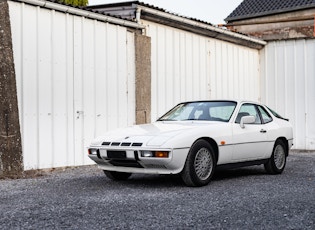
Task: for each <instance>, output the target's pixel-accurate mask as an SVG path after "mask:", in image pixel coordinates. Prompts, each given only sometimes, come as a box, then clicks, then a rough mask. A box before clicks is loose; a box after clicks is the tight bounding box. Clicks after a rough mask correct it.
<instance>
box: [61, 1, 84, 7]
mask: <svg viewBox="0 0 315 230" xmlns="http://www.w3.org/2000/svg"><path fill="white" fill-rule="evenodd" d="M59 1H60V2H62V3H66V4H69V5H72V6H87V5H88V4H89V0H59Z"/></svg>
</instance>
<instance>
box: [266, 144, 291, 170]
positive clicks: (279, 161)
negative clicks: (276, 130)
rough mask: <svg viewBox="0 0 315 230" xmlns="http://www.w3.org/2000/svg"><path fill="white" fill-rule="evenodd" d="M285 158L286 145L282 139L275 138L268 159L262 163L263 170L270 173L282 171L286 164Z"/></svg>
mask: <svg viewBox="0 0 315 230" xmlns="http://www.w3.org/2000/svg"><path fill="white" fill-rule="evenodd" d="M286 159H287V152H286V146H285V144H284V143H283V141H282V140H277V141H276V143H275V146H274V147H273V151H272V155H271V157H270V159H269V160H268V162H267V163H265V164H264V166H265V170H266V171H267V172H268V173H270V174H280V173H282V172H283V170H284V167H285V165H286Z"/></svg>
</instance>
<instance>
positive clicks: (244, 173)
mask: <svg viewBox="0 0 315 230" xmlns="http://www.w3.org/2000/svg"><path fill="white" fill-rule="evenodd" d="M266 174H267V173H266V171H265V169H264V168H263V167H262V166H249V167H243V168H236V169H218V170H216V171H215V174H214V175H213V178H212V180H215V181H220V180H227V179H233V178H240V177H251V176H264V175H266Z"/></svg>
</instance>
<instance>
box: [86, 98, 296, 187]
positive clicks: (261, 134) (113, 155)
mask: <svg viewBox="0 0 315 230" xmlns="http://www.w3.org/2000/svg"><path fill="white" fill-rule="evenodd" d="M292 144H293V134H292V127H291V125H290V124H289V122H288V120H287V119H285V118H282V117H281V116H280V115H278V114H277V113H276V112H274V111H273V110H271V109H269V108H268V107H266V106H264V105H261V104H259V103H254V102H248V101H232V100H215V101H191V102H184V103H180V104H178V105H177V106H175V107H174V108H173V109H171V110H170V111H169V112H167V113H166V114H165V115H163V116H162V117H161V118H160V119H158V120H157V121H156V122H154V123H152V124H145V125H135V126H132V127H129V128H125V129H120V130H116V131H112V132H108V133H106V134H105V135H104V136H101V137H99V138H97V139H95V140H94V141H93V142H92V143H91V145H90V146H89V148H88V152H89V157H90V158H91V159H92V160H93V161H95V162H96V163H97V164H98V166H99V168H101V169H102V170H104V172H105V174H106V176H108V177H109V178H111V179H114V180H125V179H127V178H128V177H130V175H131V174H132V173H150V174H180V175H181V177H182V179H183V181H184V182H185V184H186V185H188V186H203V185H206V184H208V183H209V182H210V180H211V177H212V175H213V173H214V170H215V169H216V168H222V167H224V168H225V167H226V168H230V167H241V166H250V165H259V164H264V166H265V169H266V171H267V172H268V173H271V174H279V173H282V171H283V170H284V167H285V165H286V158H287V156H288V154H289V149H290V148H291V146H292Z"/></svg>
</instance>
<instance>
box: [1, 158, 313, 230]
mask: <svg viewBox="0 0 315 230" xmlns="http://www.w3.org/2000/svg"><path fill="white" fill-rule="evenodd" d="M314 194H315V152H291V154H290V156H289V158H288V162H287V166H286V168H285V170H284V172H283V173H282V174H281V175H268V174H266V173H265V171H264V169H263V167H262V166H253V167H247V168H241V169H234V170H225V171H219V172H216V174H215V176H214V178H213V180H212V181H211V183H210V184H209V185H208V186H205V187H199V188H191V187H186V186H185V185H184V183H183V182H182V181H181V180H180V178H179V177H178V176H159V175H140V174H139V175H132V177H131V178H130V179H129V180H127V181H123V182H116V181H111V180H110V179H108V178H106V177H105V175H104V174H103V172H102V171H101V170H99V169H98V168H97V167H96V166H95V165H93V166H84V167H77V168H68V169H63V170H56V171H52V172H43V173H42V174H39V175H35V176H33V177H28V178H25V179H15V180H13V179H3V180H0V229H312V230H313V229H315V195H314Z"/></svg>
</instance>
